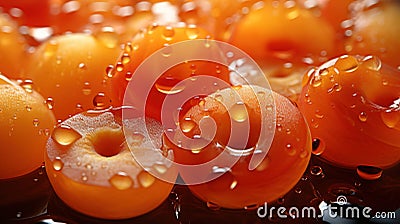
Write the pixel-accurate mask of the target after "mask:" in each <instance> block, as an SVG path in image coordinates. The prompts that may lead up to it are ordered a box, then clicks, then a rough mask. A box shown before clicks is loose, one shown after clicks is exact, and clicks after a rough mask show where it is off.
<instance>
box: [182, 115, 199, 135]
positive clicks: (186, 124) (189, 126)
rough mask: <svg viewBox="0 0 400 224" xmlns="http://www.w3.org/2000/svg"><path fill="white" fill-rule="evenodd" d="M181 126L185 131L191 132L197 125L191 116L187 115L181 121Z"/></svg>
mask: <svg viewBox="0 0 400 224" xmlns="http://www.w3.org/2000/svg"><path fill="white" fill-rule="evenodd" d="M180 126H181V129H182V132H183V133H189V132H190V131H192V130H193V128H195V127H196V123H195V122H194V121H192V119H190V117H186V118H185V119H183V121H181V122H180Z"/></svg>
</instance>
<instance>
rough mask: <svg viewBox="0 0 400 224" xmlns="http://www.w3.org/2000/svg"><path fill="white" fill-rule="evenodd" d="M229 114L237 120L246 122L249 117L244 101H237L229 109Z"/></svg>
mask: <svg viewBox="0 0 400 224" xmlns="http://www.w3.org/2000/svg"><path fill="white" fill-rule="evenodd" d="M229 114H230V116H231V117H232V119H233V120H234V121H236V122H244V121H246V120H247V119H248V114H247V109H246V105H245V104H244V103H243V102H237V103H235V104H234V105H233V106H232V107H231V108H230V109H229Z"/></svg>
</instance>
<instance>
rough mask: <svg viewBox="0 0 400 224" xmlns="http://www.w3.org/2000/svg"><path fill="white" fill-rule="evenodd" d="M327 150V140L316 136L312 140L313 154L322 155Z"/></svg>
mask: <svg viewBox="0 0 400 224" xmlns="http://www.w3.org/2000/svg"><path fill="white" fill-rule="evenodd" d="M324 151H325V142H324V141H323V140H322V139H319V138H314V139H313V140H312V154H314V155H317V156H318V155H321V154H322V153H323V152H324Z"/></svg>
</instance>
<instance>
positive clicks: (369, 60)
mask: <svg viewBox="0 0 400 224" xmlns="http://www.w3.org/2000/svg"><path fill="white" fill-rule="evenodd" d="M362 64H363V65H365V66H366V67H367V68H368V69H370V70H373V71H379V70H380V69H381V67H382V62H381V60H380V59H379V58H378V57H376V56H371V55H369V56H366V57H365V58H364V59H363V63H362Z"/></svg>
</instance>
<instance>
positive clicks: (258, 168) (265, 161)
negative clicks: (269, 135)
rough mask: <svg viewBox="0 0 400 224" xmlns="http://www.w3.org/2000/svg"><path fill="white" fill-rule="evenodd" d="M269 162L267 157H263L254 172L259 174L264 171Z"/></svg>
mask: <svg viewBox="0 0 400 224" xmlns="http://www.w3.org/2000/svg"><path fill="white" fill-rule="evenodd" d="M270 161H271V159H270V158H269V157H268V156H267V157H265V158H264V159H263V161H261V163H260V164H259V165H258V166H257V167H256V170H257V171H259V172H261V171H264V170H266V169H267V168H268V166H269V164H270Z"/></svg>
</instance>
